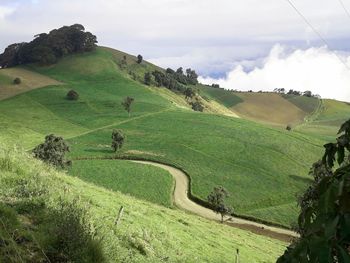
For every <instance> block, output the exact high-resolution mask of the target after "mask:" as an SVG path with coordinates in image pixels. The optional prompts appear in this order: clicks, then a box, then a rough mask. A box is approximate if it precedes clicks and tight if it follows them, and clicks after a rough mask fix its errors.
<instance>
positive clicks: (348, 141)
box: [277, 120, 350, 263]
mask: <svg viewBox="0 0 350 263" xmlns="http://www.w3.org/2000/svg"><path fill="white" fill-rule="evenodd" d="M338 134H339V137H338V138H337V141H336V142H335V143H328V144H325V145H324V147H325V153H324V156H323V158H322V160H320V161H318V162H316V163H315V164H314V165H313V166H312V168H311V170H310V175H311V176H313V179H314V181H313V183H312V184H311V185H310V186H309V188H308V189H307V190H306V192H305V193H304V194H303V195H302V196H301V197H300V198H299V202H298V203H299V206H300V208H301V212H300V215H299V218H298V227H297V231H298V232H299V234H300V238H298V239H297V240H295V241H294V242H293V243H292V244H291V245H290V246H289V247H288V248H287V250H286V251H285V253H284V255H283V256H281V257H280V258H279V259H278V260H277V262H278V263H293V262H300V263H304V262H305V263H306V262H324V263H333V262H336V263H347V262H350V158H349V154H350V120H348V121H347V122H345V123H344V124H343V125H342V126H341V128H340V130H339V132H338ZM335 161H337V163H338V164H337V166H336V167H337V168H336V169H335V168H334V167H335Z"/></svg>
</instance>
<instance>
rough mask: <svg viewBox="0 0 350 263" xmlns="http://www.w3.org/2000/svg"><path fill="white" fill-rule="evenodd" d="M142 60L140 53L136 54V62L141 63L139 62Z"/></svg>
mask: <svg viewBox="0 0 350 263" xmlns="http://www.w3.org/2000/svg"><path fill="white" fill-rule="evenodd" d="M142 61H143V57H142V56H141V55H138V56H137V63H138V64H141V62H142Z"/></svg>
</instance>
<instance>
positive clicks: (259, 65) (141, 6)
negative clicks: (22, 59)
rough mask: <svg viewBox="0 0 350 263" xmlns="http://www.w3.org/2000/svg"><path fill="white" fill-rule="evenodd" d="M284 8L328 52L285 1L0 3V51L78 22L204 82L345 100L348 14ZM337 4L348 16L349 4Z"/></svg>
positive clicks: (348, 96)
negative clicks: (291, 90) (196, 74)
mask: <svg viewBox="0 0 350 263" xmlns="http://www.w3.org/2000/svg"><path fill="white" fill-rule="evenodd" d="M292 2H293V3H294V4H295V6H296V7H297V8H298V9H299V10H300V12H302V13H303V14H304V15H305V17H306V18H307V19H308V20H309V21H310V22H311V24H312V25H313V26H314V27H315V28H316V29H317V30H318V31H319V32H320V34H321V35H322V36H323V37H324V38H325V39H326V41H327V43H328V44H329V46H328V47H326V46H325V44H324V43H323V42H322V41H321V40H320V39H319V37H318V36H317V35H316V34H315V33H314V32H313V31H312V30H311V29H310V27H308V25H307V24H306V23H305V22H304V21H303V20H302V19H301V18H300V16H298V14H297V13H296V12H295V10H293V8H292V7H291V6H290V5H289V4H288V2H287V0H263V1H261V0H187V1H185V0H60V1H57V0H0V49H1V50H3V49H4V48H5V47H6V46H7V45H9V44H11V43H14V42H22V41H30V40H31V39H32V37H33V36H34V35H35V34H37V33H41V32H48V31H49V30H51V29H53V28H58V27H60V26H62V25H70V24H74V23H81V24H83V25H84V26H85V27H86V29H87V30H89V31H91V32H92V33H94V34H95V35H97V37H98V40H99V44H100V45H105V46H110V47H113V48H116V49H120V50H123V51H126V52H129V53H132V54H142V55H143V56H144V57H145V58H146V59H148V60H150V61H152V62H154V63H156V64H158V65H160V66H163V67H172V68H177V67H179V66H183V67H184V68H187V67H192V68H194V69H196V71H197V72H199V73H200V75H201V76H202V77H201V80H202V81H203V82H206V83H211V82H219V83H220V84H221V85H222V86H224V87H226V88H230V89H248V88H249V89H253V90H260V89H267V90H271V89H273V88H281V87H286V88H289V87H294V88H295V89H299V90H306V89H309V90H312V91H313V92H315V93H318V94H321V95H322V96H324V97H334V98H337V99H342V100H347V101H350V91H347V90H346V91H344V89H346V88H345V87H350V78H349V75H350V70H349V69H348V68H346V66H345V64H347V65H348V67H349V68H350V59H349V56H348V52H349V51H350V15H347V14H346V12H345V10H344V9H343V7H342V5H341V2H340V1H338V0H292ZM342 2H343V4H344V5H345V7H346V8H347V9H348V10H350V0H342ZM334 52H337V54H338V55H335V53H334ZM340 59H341V60H342V61H340ZM328 62H331V63H328ZM274 63H277V65H278V66H277V67H276V66H275V65H276V64H274ZM320 63H321V64H322V65H320ZM323 63H324V64H323ZM327 64H328V65H327ZM301 68H302V70H300V69H301ZM275 74H276V76H277V77H276V79H272V80H271V76H274V75H275ZM282 75H283V76H285V78H286V80H285V81H284V80H283V79H282V78H280V77H278V76H282ZM324 78H325V79H324ZM339 78H340V79H339ZM332 80H334V81H332ZM325 83H327V85H326V84H325ZM332 83H334V85H336V87H334V86H332V87H329V85H330V84H332ZM277 86H278V87H277ZM330 89H332V90H333V92H329V90H330ZM349 90H350V88H349Z"/></svg>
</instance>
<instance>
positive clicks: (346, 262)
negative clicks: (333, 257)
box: [337, 246, 350, 263]
mask: <svg viewBox="0 0 350 263" xmlns="http://www.w3.org/2000/svg"><path fill="white" fill-rule="evenodd" d="M337 250H338V260H339V263H350V255H349V253H348V252H347V251H346V250H345V249H344V248H343V247H341V246H337Z"/></svg>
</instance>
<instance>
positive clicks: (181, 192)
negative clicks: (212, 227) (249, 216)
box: [132, 161, 297, 242]
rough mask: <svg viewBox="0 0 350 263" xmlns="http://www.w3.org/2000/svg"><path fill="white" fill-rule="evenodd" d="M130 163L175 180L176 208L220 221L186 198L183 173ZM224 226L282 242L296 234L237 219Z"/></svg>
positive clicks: (216, 215) (185, 178) (227, 222)
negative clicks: (151, 168) (156, 170)
mask: <svg viewBox="0 0 350 263" xmlns="http://www.w3.org/2000/svg"><path fill="white" fill-rule="evenodd" d="M132 162H134V163H140V164H148V165H153V166H156V167H159V168H162V169H164V170H166V171H168V172H169V173H170V174H171V175H172V176H173V177H174V179H175V190H174V202H175V205H176V206H178V207H179V208H181V209H184V210H186V211H188V212H191V213H194V214H196V215H199V216H201V217H204V218H207V219H210V220H215V221H220V219H221V218H220V215H218V214H216V213H215V212H214V211H212V210H210V209H208V208H206V207H203V206H201V205H199V204H197V203H195V202H193V201H192V200H190V199H189V198H188V195H187V192H188V189H189V179H188V177H187V175H186V174H185V173H184V172H182V171H181V170H179V169H176V168H174V167H171V166H168V165H164V164H159V163H155V162H150V161H132ZM225 224H227V225H230V226H233V227H237V228H240V229H244V230H248V231H251V232H253V233H255V234H259V235H263V236H267V237H271V238H274V239H278V240H281V241H284V242H290V241H291V240H292V239H293V238H294V237H297V234H296V233H295V232H293V231H290V230H286V229H283V228H278V227H272V226H268V225H264V224H260V223H256V222H254V221H249V220H246V219H241V218H237V217H225Z"/></svg>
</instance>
